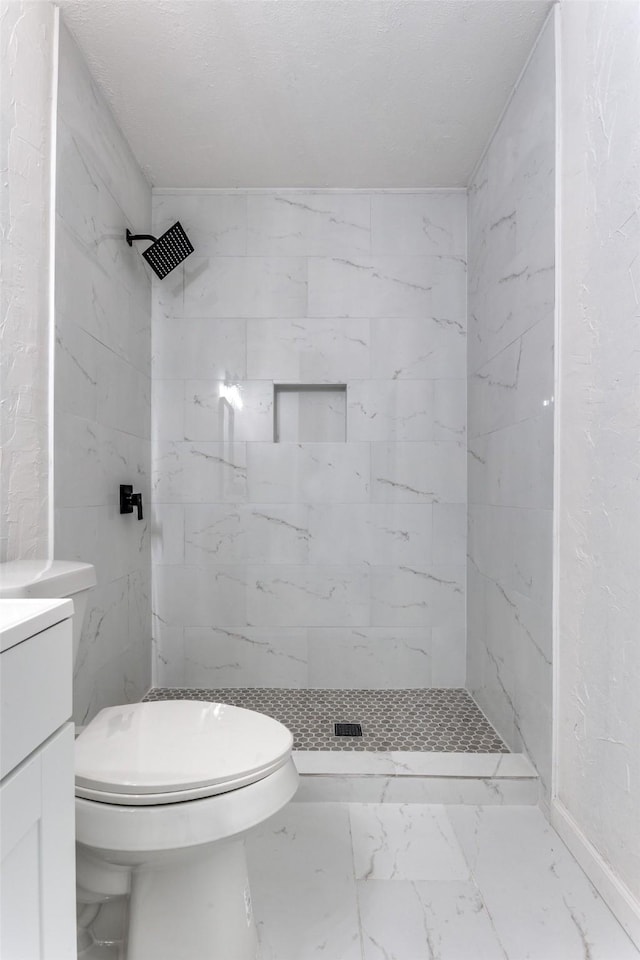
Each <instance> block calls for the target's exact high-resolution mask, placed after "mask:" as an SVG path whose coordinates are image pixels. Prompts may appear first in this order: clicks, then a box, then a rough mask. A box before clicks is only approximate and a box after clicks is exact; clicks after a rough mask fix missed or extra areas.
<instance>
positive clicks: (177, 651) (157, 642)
mask: <svg viewBox="0 0 640 960" xmlns="http://www.w3.org/2000/svg"><path fill="white" fill-rule="evenodd" d="M155 589H156V584H155V583H154V590H155ZM151 627H152V632H153V641H152V650H153V657H154V660H153V667H154V672H155V676H154V680H153V682H154V684H155V685H157V686H161V687H183V686H184V685H185V680H184V627H182V626H178V627H169V626H167V624H166V623H163V621H162V620H160V618H159V617H158V616H157V614H156V613H155V612H154V613H152V616H151Z"/></svg>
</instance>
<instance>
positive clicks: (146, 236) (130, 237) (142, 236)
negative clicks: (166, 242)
mask: <svg viewBox="0 0 640 960" xmlns="http://www.w3.org/2000/svg"><path fill="white" fill-rule="evenodd" d="M125 236H126V238H127V243H128V244H129V246H130V247H131V246H133V241H134V240H153V242H154V243H155V242H156V240H157V239H158V238H157V237H152V236H151V234H150V233H131V230H129V229H128V228H127V232H126V234H125Z"/></svg>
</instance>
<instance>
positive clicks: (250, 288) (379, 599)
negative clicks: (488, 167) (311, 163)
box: [153, 191, 466, 687]
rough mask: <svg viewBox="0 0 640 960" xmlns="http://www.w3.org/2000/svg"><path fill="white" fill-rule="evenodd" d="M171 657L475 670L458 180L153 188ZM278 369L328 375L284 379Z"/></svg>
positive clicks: (283, 670)
mask: <svg viewBox="0 0 640 960" xmlns="http://www.w3.org/2000/svg"><path fill="white" fill-rule="evenodd" d="M176 219H179V220H180V221H181V222H182V224H183V226H184V227H185V229H186V231H187V233H188V234H189V236H190V238H191V240H192V242H193V244H194V246H195V253H194V254H193V255H192V256H191V257H189V258H188V259H187V260H186V261H185V263H184V265H182V266H181V267H179V268H178V269H177V270H175V271H174V272H173V273H172V274H170V276H169V277H167V279H166V280H164V281H155V280H154V288H153V289H154V295H153V300H154V308H153V309H154V319H153V447H154V466H153V497H154V520H153V551H154V561H155V567H154V614H155V616H154V641H155V645H156V669H157V677H156V680H157V682H158V683H160V684H168V685H170V684H175V685H180V684H186V685H189V686H199V685H202V686H217V685H220V686H243V685H247V686H253V685H256V686H294V687H305V686H312V687H387V686H392V687H416V686H417V687H421V686H430V685H435V686H462V685H464V680H465V553H466V466H465V455H466V423H465V421H466V359H465V358H466V270H465V267H466V264H465V258H466V222H465V220H466V198H465V195H464V193H462V192H438V191H433V192H424V193H416V194H406V193H384V192H380V193H362V192H348V191H334V192H322V191H317V192H312V191H309V192H303V191H292V192H287V191H283V192H277V193H276V192H257V191H244V192H243V191H231V192H227V193H220V192H211V191H209V192H197V191H191V192H189V191H176V192H175V193H168V192H166V191H162V192H158V193H157V194H155V195H154V222H155V232H156V233H160V232H162V231H163V230H164V229H166V228H167V227H168V226H170V225H171V224H172V223H173V222H174V220H176ZM274 384H290V385H291V384H294V385H295V384H304V385H307V386H308V385H314V384H315V385H319V384H335V385H338V386H339V387H345V386H346V396H345V392H344V390H336V391H334V392H332V393H327V392H323V391H320V390H316V391H309V390H306V391H304V392H300V393H296V392H295V391H289V392H287V393H284V392H282V393H281V394H280V400H281V409H280V411H279V413H280V415H281V418H283V420H282V424H281V426H282V434H281V436H282V437H286V438H287V439H286V440H284V441H281V442H274Z"/></svg>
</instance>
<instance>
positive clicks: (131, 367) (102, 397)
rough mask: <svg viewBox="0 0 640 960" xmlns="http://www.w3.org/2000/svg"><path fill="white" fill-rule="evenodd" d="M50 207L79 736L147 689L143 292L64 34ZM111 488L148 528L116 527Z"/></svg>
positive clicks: (58, 466)
mask: <svg viewBox="0 0 640 960" xmlns="http://www.w3.org/2000/svg"><path fill="white" fill-rule="evenodd" d="M58 110H59V112H58V143H57V150H58V156H57V168H58V169H57V200H56V293H55V311H56V349H55V441H54V445H55V458H54V462H55V556H56V558H58V559H64V560H83V561H87V562H89V563H93V564H94V565H95V567H96V573H97V579H98V585H97V587H95V588H94V589H93V590H92V592H91V595H90V600H89V611H88V615H87V620H86V623H85V629H84V631H83V635H82V640H81V644H80V650H79V654H78V658H77V661H76V664H75V673H74V710H75V718H76V722H78V723H82V722H86V721H87V720H89V719H91V717H92V716H93V715H94V714H95V713H96V711H97V710H99V709H100V708H102V707H104V706H108V705H110V704H113V703H122V702H127V701H132V700H136V699H138V698H139V697H140V696H142V695H143V694H144V693H145V692H146V690H147V689H148V687H149V685H150V662H151V588H150V579H151V572H150V570H151V563H150V535H149V514H150V506H151V497H150V454H151V443H150V425H151V411H150V404H151V386H150V383H151V381H150V356H151V282H150V279H149V272H150V271H149V270H148V268H147V267H146V266H145V264H144V261H143V259H142V258H141V257H140V255H139V253H138V252H137V251H136V250H135V248H134V249H130V248H129V247H128V246H127V244H126V242H125V239H124V232H125V229H126V227H129V228H131V229H133V230H137V231H141V230H148V229H149V228H150V221H151V190H150V188H149V186H148V184H147V183H146V181H145V179H144V177H143V176H142V174H141V172H140V170H139V168H138V166H137V164H136V162H135V160H134V158H133V156H132V154H131V152H130V150H129V147H128V146H127V143H126V141H125V140H124V138H123V136H122V134H121V132H120V130H119V129H118V127H117V125H116V123H115V121H114V120H113V117H112V116H111V113H110V112H109V109H108V107H107V105H106V103H105V101H104V100H103V98H102V95H101V94H100V93H99V91H98V89H97V87H96V86H95V84H94V83H93V81H92V79H91V77H90V75H89V73H88V70H87V68H86V66H85V63H84V61H83V59H82V56H81V54H80V52H79V50H78V48H77V46H76V44H75V42H74V41H73V39H72V38H71V36H70V34H69V33H68V32H67V31H66V29H65V28H64V26H62V29H61V35H60V73H59V108H58ZM121 483H132V484H133V486H134V489H135V490H136V491H138V490H140V491H141V492H142V494H143V501H144V507H145V509H146V511H147V513H146V516H145V519H144V520H143V521H142V522H138V521H137V520H136V519H135V518H134V517H133V516H120V513H119V504H118V493H119V485H120V484H121Z"/></svg>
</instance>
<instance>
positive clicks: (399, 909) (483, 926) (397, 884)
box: [357, 880, 507, 960]
mask: <svg viewBox="0 0 640 960" xmlns="http://www.w3.org/2000/svg"><path fill="white" fill-rule="evenodd" d="M357 887H358V904H359V909H360V919H361V924H362V946H363V951H362V952H363V957H364V960H505V958H507V954H506V953H505V950H504V948H503V947H502V945H501V943H500V941H499V939H498V936H497V934H496V931H495V929H494V927H493V923H492V921H491V917H490V916H489V914H488V912H487V910H486V909H485V906H484V904H483V902H482V897H481V896H480V894H479V892H478V888H477V887H476V886H475V884H474V883H473V882H472V881H468V882H466V883H438V882H434V883H420V882H417V881H410V880H400V881H392V880H370V881H360V882H359V883H358V884H357Z"/></svg>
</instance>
